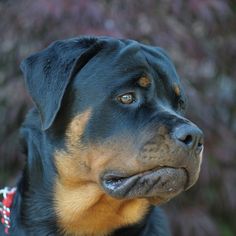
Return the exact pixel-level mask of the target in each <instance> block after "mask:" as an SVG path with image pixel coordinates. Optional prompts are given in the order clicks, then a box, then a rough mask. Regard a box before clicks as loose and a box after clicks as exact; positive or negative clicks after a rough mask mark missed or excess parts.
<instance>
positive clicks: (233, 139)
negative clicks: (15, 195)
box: [0, 0, 236, 236]
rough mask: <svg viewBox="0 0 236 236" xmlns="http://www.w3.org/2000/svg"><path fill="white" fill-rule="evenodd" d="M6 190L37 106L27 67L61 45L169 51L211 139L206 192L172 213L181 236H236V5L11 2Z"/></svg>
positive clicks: (0, 132)
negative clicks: (120, 42) (108, 40)
mask: <svg viewBox="0 0 236 236" xmlns="http://www.w3.org/2000/svg"><path fill="white" fill-rule="evenodd" d="M0 16H1V21H0V187H3V186H4V185H14V184H15V182H16V180H17V178H18V177H19V173H20V172H19V171H20V170H21V169H22V167H23V165H24V157H23V156H22V154H21V153H20V148H19V146H20V145H19V139H18V128H19V126H20V124H21V123H22V121H23V119H24V117H25V114H26V112H27V110H28V109H29V108H30V107H31V106H32V104H31V101H30V98H29V97H28V95H27V93H26V91H25V88H24V82H23V77H22V73H21V72H20V70H19V63H20V61H21V60H22V59H23V58H25V57H27V56H29V55H30V54H31V53H33V52H35V51H38V50H41V49H43V48H44V47H46V46H47V45H48V44H49V43H50V42H52V41H54V40H57V39H64V38H69V37H74V36H78V35H82V34H86V35H90V34H91V35H112V36H115V37H122V38H132V39H136V40H139V41H141V42H144V43H147V44H154V45H158V46H161V47H163V48H165V49H166V50H167V51H168V53H169V55H170V56H171V58H172V59H173V61H174V63H175V65H176V67H177V71H178V73H179V75H180V77H181V78H182V81H183V83H184V87H185V89H186V91H187V95H188V97H189V106H188V112H187V116H188V117H189V118H190V119H192V120H193V121H194V122H196V123H197V124H198V125H199V126H200V127H201V128H202V129H203V130H204V133H205V144H206V145H205V153H204V160H203V164H202V171H201V176H200V179H199V181H198V183H197V184H196V185H195V186H194V187H193V188H192V189H190V190H189V191H188V192H186V193H184V194H182V195H181V196H179V197H177V198H176V199H175V200H172V201H171V202H170V203H168V204H166V205H165V206H164V208H165V209H166V212H167V214H168V217H169V219H170V221H171V228H172V232H173V235H174V236H218V235H219V236H235V235H236V65H235V64H236V2H235V1H234V0H231V1H230V0H175V1H171V0H160V1H157V0H145V1H141V0H120V1H116V0H100V1H95V0H40V1H31V0H8V1H7V0H5V1H4V0H1V1H0Z"/></svg>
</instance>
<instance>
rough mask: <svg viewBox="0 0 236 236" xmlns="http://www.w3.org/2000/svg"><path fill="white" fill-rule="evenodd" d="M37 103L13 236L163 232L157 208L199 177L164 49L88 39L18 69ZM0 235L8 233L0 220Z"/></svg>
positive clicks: (159, 235) (194, 141)
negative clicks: (20, 70)
mask: <svg viewBox="0 0 236 236" xmlns="http://www.w3.org/2000/svg"><path fill="white" fill-rule="evenodd" d="M21 69H22V71H23V73H24V77H25V83H26V87H27V89H28V92H29V94H30V96H31V98H32V101H33V103H34V108H33V109H32V110H31V111H30V112H29V114H28V115H27V117H26V119H25V122H24V123H23V126H22V128H21V135H22V139H23V142H24V145H25V150H26V155H27V161H26V164H25V168H24V171H23V175H22V178H21V180H20V181H19V184H18V186H17V191H16V194H15V196H14V200H13V203H12V206H11V213H10V222H9V225H8V226H9V234H10V235H14V236H29V235H33V236H44V235H45V236H46V235H61V236H62V235H70V236H108V235H110V236H132V235H135V236H152V235H155V236H167V235H170V230H169V227H168V223H167V221H166V218H165V215H164V213H163V212H162V211H161V209H160V208H159V207H157V206H158V205H160V204H162V203H165V202H167V201H169V200H170V199H172V198H173V197H175V196H176V195H178V194H179V193H181V192H182V191H185V190H187V189H189V188H190V187H191V186H192V185H193V184H194V183H195V182H196V181H197V179H198V176H199V171H200V165H201V160H202V152H203V133H202V131H201V130H200V129H199V128H198V127H197V126H196V125H195V124H194V123H192V122H191V121H190V120H188V119H186V118H185V117H184V115H183V114H184V110H185V104H186V99H185V95H184V91H183V88H182V86H181V84H180V80H179V77H178V75H177V72H176V70H175V68H174V65H173V64H172V62H171V60H170V58H169V56H168V55H167V54H166V52H165V51H164V50H163V49H161V48H159V47H154V46H149V45H145V44H142V43H139V42H137V41H134V40H126V39H116V38H112V37H106V36H101V37H89V36H82V37H78V38H72V39H67V40H60V41H56V42H54V43H52V44H51V45H49V46H48V47H47V48H46V49H44V50H42V51H41V52H38V53H36V54H34V55H32V56H30V57H29V58H27V59H25V60H24V61H23V62H22V64H21ZM0 234H1V235H5V233H4V226H3V225H2V224H0Z"/></svg>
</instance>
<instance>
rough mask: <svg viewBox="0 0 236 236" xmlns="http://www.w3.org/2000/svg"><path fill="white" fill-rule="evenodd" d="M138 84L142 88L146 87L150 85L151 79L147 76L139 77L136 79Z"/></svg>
mask: <svg viewBox="0 0 236 236" xmlns="http://www.w3.org/2000/svg"><path fill="white" fill-rule="evenodd" d="M138 84H139V85H140V86H141V87H143V88H147V87H149V86H150V84H151V80H150V79H149V78H147V77H141V78H140V79H139V80H138Z"/></svg>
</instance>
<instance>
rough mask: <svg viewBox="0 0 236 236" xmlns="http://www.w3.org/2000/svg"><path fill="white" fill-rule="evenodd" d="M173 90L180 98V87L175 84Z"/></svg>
mask: <svg viewBox="0 0 236 236" xmlns="http://www.w3.org/2000/svg"><path fill="white" fill-rule="evenodd" d="M173 89H174V92H175V94H176V96H177V97H179V96H180V87H179V86H178V85H177V84H174V85H173Z"/></svg>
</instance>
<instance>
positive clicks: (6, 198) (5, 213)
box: [0, 187, 16, 234]
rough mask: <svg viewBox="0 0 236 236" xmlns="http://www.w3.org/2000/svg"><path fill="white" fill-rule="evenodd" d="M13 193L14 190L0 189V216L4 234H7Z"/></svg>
mask: <svg viewBox="0 0 236 236" xmlns="http://www.w3.org/2000/svg"><path fill="white" fill-rule="evenodd" d="M15 193H16V188H8V187H5V188H4V189H0V196H1V195H2V201H0V216H1V223H2V224H3V226H4V228H5V233H6V234H9V229H10V215H11V206H12V202H13V198H14V195H15Z"/></svg>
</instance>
